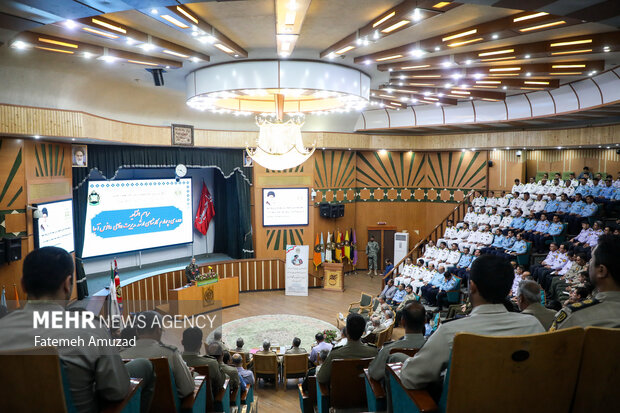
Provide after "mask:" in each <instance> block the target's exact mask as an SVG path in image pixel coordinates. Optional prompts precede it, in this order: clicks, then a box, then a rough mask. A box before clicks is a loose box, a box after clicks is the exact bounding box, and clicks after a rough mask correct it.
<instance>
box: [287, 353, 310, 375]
mask: <svg viewBox="0 0 620 413" xmlns="http://www.w3.org/2000/svg"><path fill="white" fill-rule="evenodd" d="M283 365H284V371H285V372H286V374H300V373H304V374H305V373H307V372H308V354H307V353H302V354H285V355H284V361H283Z"/></svg>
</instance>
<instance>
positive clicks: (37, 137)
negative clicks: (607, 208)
mask: <svg viewBox="0 0 620 413" xmlns="http://www.w3.org/2000/svg"><path fill="white" fill-rule="evenodd" d="M33 138H35V139H39V138H40V136H39V135H34V136H33ZM599 148H600V146H599Z"/></svg>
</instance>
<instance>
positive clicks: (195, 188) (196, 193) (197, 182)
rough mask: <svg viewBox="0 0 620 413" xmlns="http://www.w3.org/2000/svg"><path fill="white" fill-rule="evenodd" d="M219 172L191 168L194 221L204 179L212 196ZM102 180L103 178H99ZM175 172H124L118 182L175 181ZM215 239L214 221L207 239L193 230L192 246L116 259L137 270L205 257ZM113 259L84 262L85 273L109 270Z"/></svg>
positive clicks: (141, 252)
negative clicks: (195, 257)
mask: <svg viewBox="0 0 620 413" xmlns="http://www.w3.org/2000/svg"><path fill="white" fill-rule="evenodd" d="M214 173H220V172H219V171H216V170H215V169H213V168H204V169H196V168H191V169H188V172H187V177H191V178H192V201H193V206H192V220H193V217H195V216H196V211H197V210H198V203H199V202H200V193H201V191H202V182H203V180H204V182H205V184H206V185H207V188H208V189H209V192H210V193H211V195H212V196H213V195H214V188H213V182H214V179H213V174H214ZM97 175H98V174H97V172H96V171H93V172H92V173H91V178H92V179H96V176H97ZM99 177H100V175H99ZM173 177H174V170H173V169H170V168H165V169H163V168H162V169H160V168H151V169H121V170H119V173H118V175H117V180H121V179H149V178H173ZM214 239H215V225H214V221H211V224H210V225H209V230H208V231H207V235H206V236H204V235H202V234H201V233H200V232H198V231H196V229H195V228H193V243H191V244H184V245H177V246H171V247H162V248H154V249H150V250H144V251H136V252H129V253H125V254H117V255H116V260H117V262H118V266H119V267H121V268H129V267H138V266H141V265H148V264H153V263H157V262H163V261H168V260H175V259H179V258H184V257H186V258H188V261H189V258H190V257H192V256H196V255H202V254H207V253H212V252H213V243H214ZM112 258H113V257H110V256H105V257H102V258H96V257H95V258H89V259H85V260H84V270H85V271H86V274H94V273H99V272H103V271H107V270H109V269H110V260H111V259H112Z"/></svg>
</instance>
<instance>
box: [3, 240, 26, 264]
mask: <svg viewBox="0 0 620 413" xmlns="http://www.w3.org/2000/svg"><path fill="white" fill-rule="evenodd" d="M4 258H5V260H6V262H13V261H19V260H21V259H22V240H21V238H5V239H4Z"/></svg>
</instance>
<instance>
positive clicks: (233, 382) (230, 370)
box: [207, 342, 242, 390]
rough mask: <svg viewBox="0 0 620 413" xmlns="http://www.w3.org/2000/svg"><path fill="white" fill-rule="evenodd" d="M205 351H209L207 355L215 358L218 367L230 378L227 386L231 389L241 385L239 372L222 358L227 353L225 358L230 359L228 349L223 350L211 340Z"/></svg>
mask: <svg viewBox="0 0 620 413" xmlns="http://www.w3.org/2000/svg"><path fill="white" fill-rule="evenodd" d="M207 353H209V356H211V357H213V358H214V359H216V360H217V362H218V363H219V364H220V369H221V370H222V372H223V373H224V374H226V376H228V378H229V379H230V381H229V386H230V389H231V390H234V389H238V388H239V387H241V386H242V384H241V378H240V376H239V372H238V371H237V369H236V368H234V367H233V366H229V365H228V360H226V359H225V358H224V356H225V355H227V358H228V359H230V353H228V351H226V352H224V350H222V346H220V345H219V344H217V343H215V342H213V343H211V344H209V345H208V346H207Z"/></svg>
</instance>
